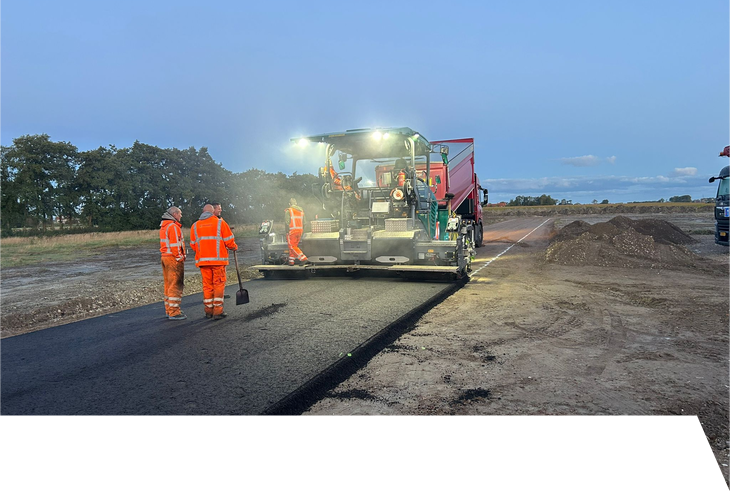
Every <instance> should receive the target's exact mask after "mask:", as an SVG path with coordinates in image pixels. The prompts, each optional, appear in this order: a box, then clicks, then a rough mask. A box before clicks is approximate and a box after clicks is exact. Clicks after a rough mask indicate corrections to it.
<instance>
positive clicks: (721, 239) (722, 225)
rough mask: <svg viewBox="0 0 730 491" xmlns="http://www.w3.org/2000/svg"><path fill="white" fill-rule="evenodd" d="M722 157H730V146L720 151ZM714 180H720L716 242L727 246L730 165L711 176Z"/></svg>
mask: <svg viewBox="0 0 730 491" xmlns="http://www.w3.org/2000/svg"><path fill="white" fill-rule="evenodd" d="M720 157H730V146H727V147H725V149H724V150H723V151H722V152H720ZM714 181H720V182H719V183H718V185H717V194H716V195H715V243H716V244H720V245H724V246H727V245H728V244H729V243H730V242H729V239H730V166H725V167H723V168H722V170H720V174H719V175H718V176H717V177H711V178H710V182H714Z"/></svg>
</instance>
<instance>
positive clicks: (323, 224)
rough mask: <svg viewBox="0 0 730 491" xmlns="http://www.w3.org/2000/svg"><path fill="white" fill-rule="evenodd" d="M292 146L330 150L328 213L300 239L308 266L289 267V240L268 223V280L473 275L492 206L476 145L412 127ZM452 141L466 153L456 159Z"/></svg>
mask: <svg viewBox="0 0 730 491" xmlns="http://www.w3.org/2000/svg"><path fill="white" fill-rule="evenodd" d="M292 140H293V141H297V142H300V143H305V144H306V143H316V144H321V145H323V148H324V166H323V167H321V168H320V169H319V179H320V182H319V183H318V184H317V186H316V193H315V194H316V195H317V197H318V199H319V200H320V202H321V204H322V208H321V210H320V212H321V213H319V214H317V216H316V218H315V219H313V220H310V221H309V224H310V230H309V231H307V232H305V233H304V234H303V236H302V239H301V242H300V243H299V247H300V249H301V250H302V252H303V253H304V254H305V255H306V256H307V257H308V260H309V263H310V264H308V265H306V266H297V267H291V266H287V265H285V262H286V258H287V256H288V246H287V244H286V238H285V237H283V236H281V235H276V234H273V232H271V230H272V227H271V221H267V222H268V223H267V222H264V224H262V229H261V232H262V235H263V237H262V245H261V250H262V259H263V264H261V265H260V266H258V269H259V270H260V271H261V272H262V273H264V275H265V276H273V275H275V273H277V272H286V273H292V272H295V271H298V272H302V271H304V272H307V273H310V274H316V273H317V272H320V271H328V272H331V271H338V270H339V271H342V272H352V271H359V270H380V271H389V272H392V273H395V274H400V275H404V276H410V277H413V276H415V277H418V278H422V279H431V278H444V277H448V278H451V279H458V278H462V277H464V276H465V275H466V274H467V273H468V272H469V271H470V268H471V260H472V258H473V257H474V255H475V251H474V248H475V247H479V246H481V244H482V240H483V224H482V205H483V204H486V190H484V189H483V188H482V187H481V186H480V184H479V179H478V177H477V175H476V173H475V170H474V141H473V139H470V138H466V139H458V140H440V141H435V142H429V141H428V140H427V139H426V138H424V137H423V136H422V135H420V134H419V133H418V132H416V131H414V130H412V129H410V128H406V127H403V128H378V129H358V130H347V131H344V132H339V133H328V134H322V135H314V136H308V137H303V138H296V139H292ZM449 145H455V146H461V147H464V148H463V149H462V150H461V151H460V152H458V154H457V155H455V156H454V158H453V159H449V150H450V149H449ZM335 162H336V163H335ZM481 193H484V199H480V196H481Z"/></svg>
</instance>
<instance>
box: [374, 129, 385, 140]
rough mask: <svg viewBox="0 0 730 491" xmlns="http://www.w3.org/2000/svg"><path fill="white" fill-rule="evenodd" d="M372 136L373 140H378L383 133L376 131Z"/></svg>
mask: <svg viewBox="0 0 730 491" xmlns="http://www.w3.org/2000/svg"><path fill="white" fill-rule="evenodd" d="M373 138H375V141H380V139H381V138H383V134H382V133H381V132H379V131H376V132H375V133H373Z"/></svg>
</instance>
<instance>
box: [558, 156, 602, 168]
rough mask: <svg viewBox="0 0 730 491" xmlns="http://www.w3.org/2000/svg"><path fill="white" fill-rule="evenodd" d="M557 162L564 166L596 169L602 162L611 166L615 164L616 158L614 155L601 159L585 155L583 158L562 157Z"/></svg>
mask: <svg viewBox="0 0 730 491" xmlns="http://www.w3.org/2000/svg"><path fill="white" fill-rule="evenodd" d="M556 160H559V161H560V162H562V163H563V165H572V166H573V167H596V166H597V165H600V164H601V163H602V162H606V163H609V164H611V165H613V164H615V163H616V156H615V155H612V156H611V157H606V158H601V157H596V156H595V155H583V156H582V157H562V158H559V159H556Z"/></svg>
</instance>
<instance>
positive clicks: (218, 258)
mask: <svg viewBox="0 0 730 491" xmlns="http://www.w3.org/2000/svg"><path fill="white" fill-rule="evenodd" d="M190 247H191V248H192V249H193V250H194V251H195V265H196V266H198V267H200V266H227V265H228V249H231V250H234V251H235V250H238V246H237V245H236V242H235V240H234V237H233V232H232V231H231V227H229V226H228V224H227V223H226V221H225V220H223V219H222V218H218V217H216V216H215V215H211V216H210V217H208V218H205V219H203V220H198V221H197V222H195V223H193V226H192V227H191V228H190Z"/></svg>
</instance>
